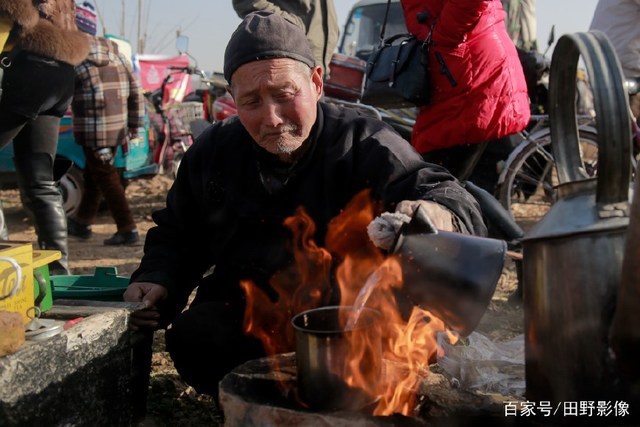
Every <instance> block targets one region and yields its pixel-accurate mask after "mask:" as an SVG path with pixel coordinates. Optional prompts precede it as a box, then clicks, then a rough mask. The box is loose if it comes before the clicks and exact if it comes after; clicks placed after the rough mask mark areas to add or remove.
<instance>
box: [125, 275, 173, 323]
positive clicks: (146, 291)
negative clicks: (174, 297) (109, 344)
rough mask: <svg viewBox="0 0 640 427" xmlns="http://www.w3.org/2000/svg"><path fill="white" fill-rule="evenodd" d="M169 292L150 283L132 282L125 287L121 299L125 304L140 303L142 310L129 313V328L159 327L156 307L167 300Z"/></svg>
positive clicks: (158, 315) (158, 313)
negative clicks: (142, 306)
mask: <svg viewBox="0 0 640 427" xmlns="http://www.w3.org/2000/svg"><path fill="white" fill-rule="evenodd" d="M168 294H169V292H168V291H167V288H165V287H164V286H161V285H158V284H157V283H151V282H134V283H131V284H130V285H129V287H127V290H126V291H125V292H124V295H123V298H124V300H125V301H126V302H142V303H143V304H144V306H145V308H144V309H142V310H139V311H135V312H133V313H131V318H130V327H131V328H132V329H134V330H138V329H151V330H154V331H155V330H156V329H158V328H159V327H160V312H159V311H158V306H159V305H160V303H162V301H164V300H165V299H167V296H168Z"/></svg>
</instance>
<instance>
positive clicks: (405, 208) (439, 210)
mask: <svg viewBox="0 0 640 427" xmlns="http://www.w3.org/2000/svg"><path fill="white" fill-rule="evenodd" d="M418 206H422V209H423V210H424V211H425V213H426V214H427V215H429V219H431V222H432V223H433V225H434V226H435V227H436V228H437V229H438V230H443V231H457V230H456V227H455V225H454V218H453V214H452V213H451V212H450V211H449V210H448V209H447V208H445V207H444V206H442V205H439V204H437V203H436V202H430V201H427V200H403V201H402V202H400V203H398V206H396V212H398V213H402V214H405V215H407V216H408V217H409V218H411V217H413V213H414V212H415V210H416V209H417V208H418Z"/></svg>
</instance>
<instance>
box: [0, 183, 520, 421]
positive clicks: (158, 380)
mask: <svg viewBox="0 0 640 427" xmlns="http://www.w3.org/2000/svg"><path fill="white" fill-rule="evenodd" d="M170 185H171V181H170V179H169V178H167V177H164V176H156V177H154V178H152V179H143V180H137V181H134V182H132V183H131V184H130V185H129V187H128V188H127V196H128V198H129V200H130V203H131V207H132V210H133V213H134V217H135V220H136V223H137V226H138V230H139V231H140V234H141V237H142V239H141V242H140V243H139V244H137V245H135V246H124V247H108V246H104V245H103V243H102V241H103V240H104V239H105V238H108V237H110V236H111V235H112V234H113V233H114V232H115V231H116V229H115V225H114V223H113V220H112V219H111V217H110V215H109V213H108V212H107V211H104V212H101V213H100V214H99V216H98V218H97V221H96V224H95V225H94V226H93V232H94V233H93V237H92V238H91V239H90V240H86V241H84V240H78V239H74V238H70V240H69V249H70V267H71V269H72V272H73V274H93V271H94V268H95V267H96V266H114V267H117V269H118V273H119V274H124V275H128V274H131V273H132V272H133V271H134V270H135V268H136V266H137V265H138V262H139V260H140V258H141V256H142V253H143V241H144V236H145V235H146V232H147V231H148V230H149V228H150V227H151V226H152V225H153V223H152V222H151V213H152V212H153V210H155V209H158V208H160V207H161V206H163V204H164V199H165V195H166V193H167V190H168V189H169V187H170ZM0 200H2V203H3V207H4V212H5V217H6V221H7V226H8V229H9V238H10V239H11V240H21V241H34V242H35V241H36V237H35V232H34V229H33V226H32V224H31V222H30V220H29V219H28V217H27V215H26V213H25V211H24V210H23V209H22V206H21V204H20V199H19V196H18V192H17V191H16V190H0ZM516 283H517V281H516V273H515V268H514V263H513V262H512V261H511V260H507V263H506V264H505V268H504V272H503V275H502V277H501V278H500V281H499V283H498V286H497V290H496V293H495V295H494V297H493V300H492V302H491V304H490V306H489V308H488V310H487V312H486V313H485V315H484V317H483V319H482V321H481V323H480V325H479V327H478V328H477V332H479V333H482V334H484V335H486V336H488V337H490V338H491V339H493V340H496V341H502V340H506V339H509V338H512V337H514V336H516V335H519V334H522V333H523V326H524V320H523V309H522V306H521V304H519V303H517V302H515V303H514V302H513V301H511V302H510V301H509V296H510V295H511V294H512V293H513V292H514V291H515V289H516ZM221 422H222V417H221V414H220V412H219V411H218V409H217V408H216V406H215V403H214V402H213V401H212V399H211V398H209V397H208V396H204V395H199V394H198V393H196V392H195V391H194V390H193V389H192V388H190V387H188V386H187V385H186V384H185V383H184V382H182V381H181V380H180V378H179V376H178V375H177V373H176V371H175V369H174V368H173V363H172V361H171V359H170V358H169V356H168V354H167V353H166V352H165V351H164V342H163V336H162V332H157V333H156V336H155V340H154V354H153V362H152V373H151V381H150V387H149V395H148V405H147V417H146V419H145V420H144V421H142V422H141V424H140V425H141V426H150V427H151V426H194V425H209V426H216V425H220V424H221Z"/></svg>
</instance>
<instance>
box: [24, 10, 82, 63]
mask: <svg viewBox="0 0 640 427" xmlns="http://www.w3.org/2000/svg"><path fill="white" fill-rule="evenodd" d="M19 43H20V48H22V49H23V50H28V51H30V52H34V53H37V54H39V55H43V56H47V57H49V58H54V59H57V60H59V61H62V62H66V63H67V64H71V65H74V66H75V65H78V64H80V63H81V62H82V61H83V60H84V59H85V58H86V57H87V55H88V54H89V49H90V45H89V36H88V35H87V34H85V33H82V32H80V31H78V30H62V29H60V28H58V27H56V26H54V25H53V24H52V23H51V22H49V21H47V20H46V19H41V20H40V21H38V24H36V26H35V27H33V28H32V29H31V31H22V32H21V34H20V42H19Z"/></svg>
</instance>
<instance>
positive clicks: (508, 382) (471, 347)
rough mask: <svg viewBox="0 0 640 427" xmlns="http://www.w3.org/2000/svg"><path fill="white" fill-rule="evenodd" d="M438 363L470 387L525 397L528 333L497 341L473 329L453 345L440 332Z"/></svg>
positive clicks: (461, 382)
mask: <svg viewBox="0 0 640 427" xmlns="http://www.w3.org/2000/svg"><path fill="white" fill-rule="evenodd" d="M438 345H439V347H440V351H439V352H438V365H439V366H440V367H441V368H442V369H443V370H444V371H445V372H446V373H447V374H448V375H450V376H451V377H452V378H454V379H455V380H457V381H459V383H460V386H461V387H462V388H465V389H467V390H475V391H481V392H485V393H498V394H500V395H503V396H518V397H522V396H524V393H525V358H524V335H523V334H521V335H518V336H516V337H514V338H512V339H510V340H507V341H502V342H494V341H492V340H491V339H489V338H488V337H486V336H484V335H482V334H479V333H477V332H472V333H471V334H470V335H469V336H468V337H466V338H460V339H459V340H458V342H457V343H456V344H451V343H450V342H449V339H448V338H447V335H446V334H444V333H441V334H439V335H438Z"/></svg>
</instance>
